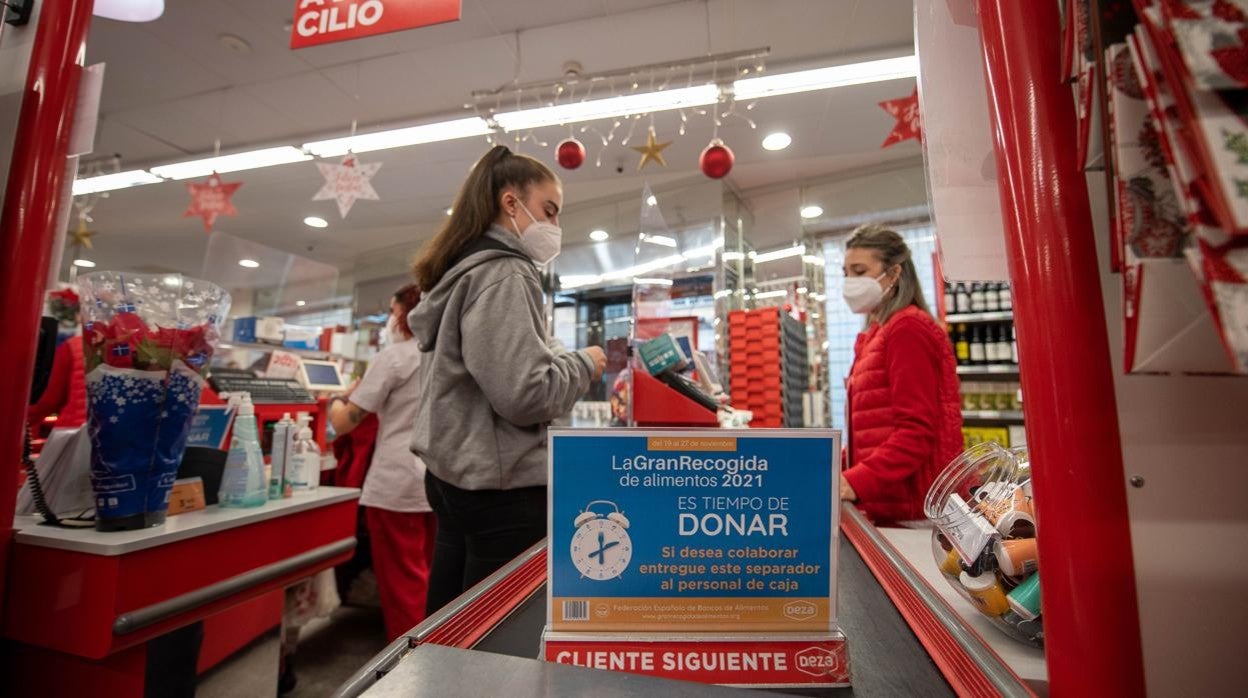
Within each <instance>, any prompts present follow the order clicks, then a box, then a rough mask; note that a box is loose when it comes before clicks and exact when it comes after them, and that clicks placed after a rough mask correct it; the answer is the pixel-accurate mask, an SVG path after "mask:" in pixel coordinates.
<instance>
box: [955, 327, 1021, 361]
mask: <svg viewBox="0 0 1248 698" xmlns="http://www.w3.org/2000/svg"><path fill="white" fill-rule="evenodd" d="M948 331H949V341H950V342H951V343H952V344H953V355H954V358H955V359H957V362H958V368H959V369H962V368H973V369H985V368H989V367H996V366H1008V367H1012V370H1015V371H1016V370H1018V368H1017V367H1018V340H1017V338H1016V337H1015V333H1014V323H1013V322H981V323H966V322H957V323H951V324H950V325H949V327H948ZM985 372H991V371H985Z"/></svg>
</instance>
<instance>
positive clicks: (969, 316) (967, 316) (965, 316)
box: [945, 310, 1014, 323]
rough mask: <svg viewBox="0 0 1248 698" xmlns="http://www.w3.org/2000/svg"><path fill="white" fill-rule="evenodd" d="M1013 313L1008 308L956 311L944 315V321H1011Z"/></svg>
mask: <svg viewBox="0 0 1248 698" xmlns="http://www.w3.org/2000/svg"><path fill="white" fill-rule="evenodd" d="M1013 320H1014V313H1013V311H1010V310H1001V311H997V312H992V313H956V314H953V315H946V316H945V322H949V323H955V322H1012V321H1013Z"/></svg>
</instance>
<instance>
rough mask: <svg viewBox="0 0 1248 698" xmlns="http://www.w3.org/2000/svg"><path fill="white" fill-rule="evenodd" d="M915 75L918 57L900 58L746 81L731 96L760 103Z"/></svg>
mask: <svg viewBox="0 0 1248 698" xmlns="http://www.w3.org/2000/svg"><path fill="white" fill-rule="evenodd" d="M918 72H919V59H918V57H917V56H900V57H898V58H885V59H882V60H878V61H863V62H861V63H849V64H847V65H835V66H831V67H828V68H815V69H813V70H799V71H797V72H793V73H779V74H777V75H765V76H763V77H758V78H745V79H743V80H737V81H736V82H735V83H733V94H734V95H735V96H736V98H737V99H738V100H749V99H759V98H760V97H775V96H777V95H791V94H795V93H798V92H810V91H812V90H826V89H829V88H832V87H845V86H847V85H862V84H866V83H870V82H881V81H884V80H897V79H899V78H912V77H915V76H916V75H917V74H918Z"/></svg>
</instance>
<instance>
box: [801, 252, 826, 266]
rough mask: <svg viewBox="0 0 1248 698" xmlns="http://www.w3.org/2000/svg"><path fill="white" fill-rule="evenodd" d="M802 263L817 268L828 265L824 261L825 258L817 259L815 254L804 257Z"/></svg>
mask: <svg viewBox="0 0 1248 698" xmlns="http://www.w3.org/2000/svg"><path fill="white" fill-rule="evenodd" d="M802 261H803V262H805V263H807V264H814V265H815V266H819V267H822V266H823V265H824V264H826V263H827V262H825V261H824V260H823V257H816V256H815V255H813V254H804V255H802Z"/></svg>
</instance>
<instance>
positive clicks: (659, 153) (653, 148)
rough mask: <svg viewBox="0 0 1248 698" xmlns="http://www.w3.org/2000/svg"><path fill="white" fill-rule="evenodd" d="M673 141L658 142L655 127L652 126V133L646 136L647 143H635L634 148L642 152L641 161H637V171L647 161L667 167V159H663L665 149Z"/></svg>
mask: <svg viewBox="0 0 1248 698" xmlns="http://www.w3.org/2000/svg"><path fill="white" fill-rule="evenodd" d="M671 144H672V142H671V141H667V142H666V143H658V142H656V141H655V139H654V127H653V126H651V127H650V133H649V135H648V136H647V137H646V144H645V145H635V146H633V150H636V151H637V152H639V153H641V162H639V163H637V171H638V172H640V171H641V168H643V167H645V166H646V163H648V162H651V161H654V162H657V163H659V166H661V167H667V161H666V160H664V159H663V149H664V148H666V147H667V146H669V145H671Z"/></svg>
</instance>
